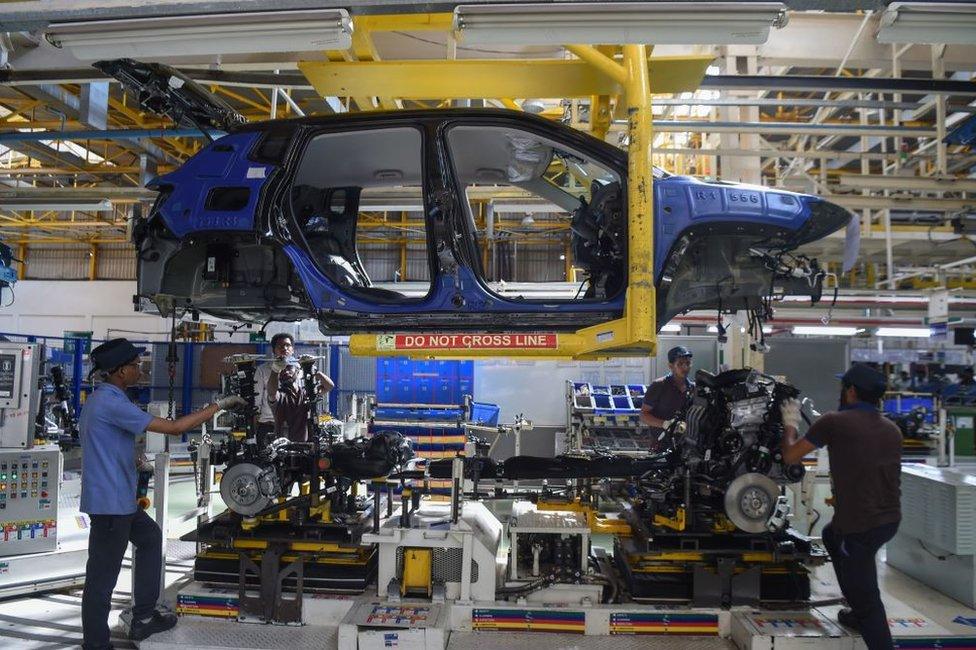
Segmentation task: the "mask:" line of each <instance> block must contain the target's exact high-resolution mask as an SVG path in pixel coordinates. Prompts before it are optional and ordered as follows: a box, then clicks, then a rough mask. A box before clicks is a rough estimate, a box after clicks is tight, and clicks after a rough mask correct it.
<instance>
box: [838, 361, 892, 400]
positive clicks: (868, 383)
mask: <svg viewBox="0 0 976 650" xmlns="http://www.w3.org/2000/svg"><path fill="white" fill-rule="evenodd" d="M837 378H838V379H840V380H841V381H843V382H844V383H845V384H847V385H848V386H853V387H854V388H857V389H858V390H863V391H865V392H868V393H878V394H881V393H884V392H885V390H887V389H888V382H887V380H885V377H884V375H882V374H881V373H880V372H878V371H877V370H875V369H874V368H872V367H871V366H869V365H867V364H864V363H855V364H853V365H852V366H851V367H850V368H848V369H847V372H845V373H842V374H839V375H837Z"/></svg>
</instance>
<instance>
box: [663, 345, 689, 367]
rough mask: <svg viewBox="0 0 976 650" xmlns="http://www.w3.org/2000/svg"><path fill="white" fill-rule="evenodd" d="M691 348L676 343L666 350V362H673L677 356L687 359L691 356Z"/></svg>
mask: <svg viewBox="0 0 976 650" xmlns="http://www.w3.org/2000/svg"><path fill="white" fill-rule="evenodd" d="M693 356H695V355H693V354H692V353H691V350H689V349H688V348H686V347H685V346H683V345H676V346H674V347H673V348H671V349H670V350H668V363H674V362H675V361H677V360H678V358H679V357H688V358H689V359H690V358H691V357H693Z"/></svg>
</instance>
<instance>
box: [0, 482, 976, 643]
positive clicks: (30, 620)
mask: <svg viewBox="0 0 976 650" xmlns="http://www.w3.org/2000/svg"><path fill="white" fill-rule="evenodd" d="M218 498H219V497H218ZM170 504H171V509H170V512H171V513H177V512H186V511H187V510H189V509H190V508H192V507H193V506H194V505H195V500H194V496H193V486H192V483H191V482H190V481H187V480H180V479H179V478H177V479H176V481H175V482H174V485H173V487H172V489H171V496H170ZM184 519H185V518H184V517H172V518H171V520H170V536H171V540H170V543H169V546H168V558H169V559H168V561H167V572H166V584H167V590H166V592H167V594H168V595H169V597H170V600H171V601H172V600H175V593H176V592H177V591H178V590H179V588H181V587H182V585H183V584H184V583H185V582H187V581H189V572H190V570H191V568H192V558H193V553H194V547H193V545H192V544H188V543H184V542H179V541H178V540H176V539H175V538H176V537H178V536H179V535H180V534H182V533H183V532H186V531H187V530H190V529H192V528H193V526H194V522H193V520H192V519H191V520H184ZM130 568H131V558H130V557H128V556H127V557H126V560H125V561H124V563H123V568H122V573H121V575H120V576H119V582H118V585H117V587H116V590H115V596H114V598H113V610H112V614H111V617H110V621H109V622H110V625H112V626H113V627H116V628H117V625H118V615H119V613H120V612H121V611H122V609H124V608H125V607H127V606H128V605H129V601H130V598H131V576H130ZM878 573H879V579H880V585H881V589H882V593H883V595H884V601H885V604H886V607H887V609H888V616H889V619H893V620H894V622H895V624H896V625H897V626H899V629H900V631H899V632H897V634H898V635H905V636H938V635H976V628H974V627H969V626H965V625H961V624H959V623H955V622H953V619H955V618H956V617H957V616H964V617H969V618H976V610H973V609H970V608H968V607H966V606H965V605H963V604H961V603H959V602H957V601H955V600H953V599H951V598H949V597H947V596H943V595H942V594H940V593H938V592H936V591H934V590H932V589H930V588H928V587H926V586H925V585H923V584H921V583H919V582H918V581H916V580H914V579H912V578H909V577H908V576H906V575H904V574H902V573H900V572H899V571H897V570H895V569H892V568H891V567H889V566H888V565H887V564H885V563H884V562H883V561H881V560H879V565H878ZM814 577H815V579H814V582H813V585H812V590H813V599H814V600H818V601H819V600H826V599H829V598H835V597H837V596H839V595H840V592H839V589H838V588H837V584H836V579H835V577H834V573H833V570H832V569H831V567H830V565H829V564H828V565H825V566H823V567H819V568H818V569H817V570H816V572H815V576H814ZM822 609H823V611H827V612H829V613H830V614H831V615H833V613H834V612H835V611H836V610H837V609H839V606H835V607H827V608H822ZM217 624H219V625H217ZM181 625H186V626H187V627H195V626H197V625H202V626H213V625H217V626H218V627H220V626H228V625H229V626H236V627H238V628H239V627H240V626H239V625H237V624H234V623H229V622H212V621H207V622H197V623H194V622H192V619H185V620H184V622H183V623H182V624H181ZM230 629H234V628H233V627H231V628H228V630H230ZM248 629H249V630H251V633H252V634H253V633H254V632H255V631H256V630H255V628H253V627H251V626H248ZM186 631H187V632H189V630H186ZM282 634H285V631H282ZM81 636H82V635H81V590H80V589H72V590H67V591H63V592H51V593H47V594H38V595H32V596H24V597H16V598H10V599H7V600H3V601H0V647H2V648H4V649H11V650H13V649H18V650H19V649H21V648H23V649H27V648H30V649H38V648H52V649H53V648H68V647H77V646H78V645H79V644H80V643H81ZM285 636H288V635H287V634H285ZM489 636H490V637H491V639H492V640H491V642H490V645H491V647H494V648H499V649H501V648H508V647H512V648H514V647H524V643H525V641H524V640H525V636H524V635H521V634H518V635H516V634H509V633H504V632H502V633H485V632H480V633H467V634H456V635H454V636H452V639H451V643H450V647H451V648H458V649H460V648H473V647H485V645H486V643H487V642H488V641H487V637H489ZM537 636H538V634H535V635H533V638H536V637H537ZM563 637H565V638H563ZM544 638H545V647H546V648H565V649H566V650H570V649H573V648H578V649H580V650H582V649H584V648H590V647H593V648H596V647H599V644H600V642H601V639H602V641H603V642H604V643H605V642H606V638H604V637H592V638H580V637H575V636H573V635H549V634H546V635H544ZM538 640H539V641H540V642H541V641H542V639H541V638H540V639H538ZM638 640H639V643H638V644H637V645H633V644H634V643H636V642H637V641H638ZM700 641H701V643H698V641H697V640H696V641H694V642H692V639H681V640H680V644H681V647H692V645H693V646H694V647H702V648H706V647H707V648H728V647H732V646H731V642H727V641H725V640H719V639H700ZM658 642H660V643H661V644H662V645H660V647H664V644H667V645H674V644H675V642H676V641H675V640H674V639H651V638H647V637H642V638H640V639H637V638H635V637H629V638H627V637H615V638H614V647H615V648H624V647H625V646H626V647H631V645H633V647H641V648H654V647H658ZM113 643H114V644H115V646H116V647H117V648H133V647H135V646H134V645H133V644H132V643H131V642H129V641H128V640H127V639H125V638H123V636H122V635H121V632H118V633H117V635H116V637H114V638H113ZM689 643H692V645H688V644H689ZM282 645H285V644H282ZM316 645H318V644H316ZM328 645H331V644H327V646H328ZM540 645H541V644H540ZM327 646H319V647H327ZM228 647H230V646H228ZM237 647H242V646H237Z"/></svg>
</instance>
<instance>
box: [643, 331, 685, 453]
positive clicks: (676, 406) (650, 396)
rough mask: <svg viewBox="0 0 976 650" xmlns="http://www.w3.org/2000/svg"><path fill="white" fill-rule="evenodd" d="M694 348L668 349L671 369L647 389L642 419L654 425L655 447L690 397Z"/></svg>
mask: <svg viewBox="0 0 976 650" xmlns="http://www.w3.org/2000/svg"><path fill="white" fill-rule="evenodd" d="M691 357H692V354H691V350H689V349H688V348H686V347H684V346H681V345H678V346H675V347H673V348H671V349H670V350H668V369H669V370H670V371H671V372H669V373H668V374H666V375H665V376H663V377H660V378H659V379H656V380H654V381H653V382H651V385H650V386H648V387H647V392H646V393H644V400H643V404H642V406H641V413H640V419H641V422H642V423H644V424H645V425H648V426H649V427H650V437H651V440H652V441H654V442H653V443H652V444H653V446H654V448H656V447H657V446H658V445H660V441H661V439H662V438H663V434H664V432H665V431H666V430H668V429H669V428H671V424H672V422H673V418H674V416H675V415H676V414H677V413H678V411H680V410H681V408H682V407H683V406H684V405H685V404H686V403H687V401H688V393H689V392H690V391H691V389H692V388H694V386H695V383H694V382H693V381H691V380H690V379H688V375H689V374H690V373H691Z"/></svg>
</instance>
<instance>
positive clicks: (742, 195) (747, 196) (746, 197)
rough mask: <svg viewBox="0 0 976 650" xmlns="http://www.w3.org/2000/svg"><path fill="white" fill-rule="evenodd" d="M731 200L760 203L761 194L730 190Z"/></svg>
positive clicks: (734, 201)
mask: <svg viewBox="0 0 976 650" xmlns="http://www.w3.org/2000/svg"><path fill="white" fill-rule="evenodd" d="M729 201H732V202H733V203H756V204H758V203H759V195H758V194H753V193H751V192H729Z"/></svg>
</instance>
